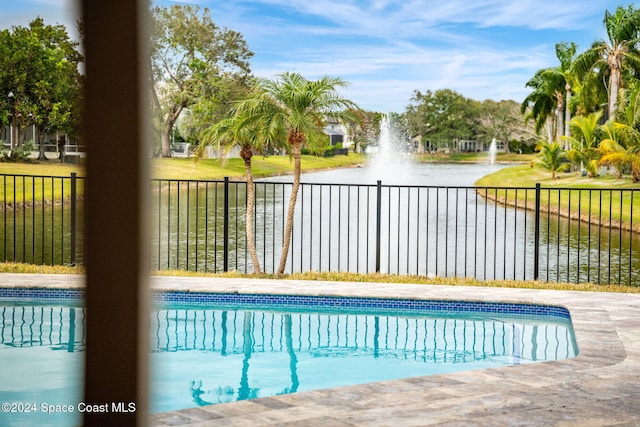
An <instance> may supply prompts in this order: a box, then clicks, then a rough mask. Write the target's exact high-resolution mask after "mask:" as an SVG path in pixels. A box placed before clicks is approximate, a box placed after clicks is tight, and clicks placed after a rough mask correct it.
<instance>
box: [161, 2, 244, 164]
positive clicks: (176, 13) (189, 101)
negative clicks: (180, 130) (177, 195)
mask: <svg viewBox="0 0 640 427" xmlns="http://www.w3.org/2000/svg"><path fill="white" fill-rule="evenodd" d="M152 22H153V29H152V40H151V47H150V51H151V68H152V72H153V80H154V84H153V93H152V96H151V99H152V102H153V104H154V106H155V109H156V111H157V112H159V115H160V121H161V126H162V131H161V151H162V156H163V157H171V131H172V129H173V126H174V125H175V123H176V121H177V120H178V118H179V117H180V114H181V113H182V112H183V111H184V109H185V108H188V107H191V106H192V105H194V104H195V103H197V102H198V101H200V100H206V99H209V102H210V100H211V99H212V98H213V99H216V95H217V94H219V93H220V91H221V90H222V88H224V87H226V84H225V82H228V80H229V79H230V80H235V81H245V80H246V79H248V77H249V74H250V68H249V62H248V61H249V58H251V56H253V53H252V52H251V51H250V50H249V48H248V46H247V44H246V42H245V41H244V39H243V37H242V35H241V34H240V33H238V32H235V31H232V30H229V29H226V28H220V27H218V26H217V25H216V24H215V23H214V22H213V21H212V19H211V14H210V12H209V9H206V8H204V9H203V10H202V11H201V10H200V8H199V7H198V6H190V5H173V6H171V7H170V8H168V9H167V8H163V7H155V8H153V10H152Z"/></svg>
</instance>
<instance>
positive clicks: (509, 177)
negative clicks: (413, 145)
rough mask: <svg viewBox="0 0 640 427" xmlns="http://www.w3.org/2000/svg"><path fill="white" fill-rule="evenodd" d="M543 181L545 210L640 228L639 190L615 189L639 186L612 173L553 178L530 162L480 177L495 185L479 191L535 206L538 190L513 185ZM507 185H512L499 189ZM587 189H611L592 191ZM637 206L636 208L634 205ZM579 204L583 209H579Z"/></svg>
mask: <svg viewBox="0 0 640 427" xmlns="http://www.w3.org/2000/svg"><path fill="white" fill-rule="evenodd" d="M536 183H540V186H541V188H542V191H541V193H540V208H541V211H542V212H548V213H550V214H552V215H559V216H562V217H566V218H572V219H576V220H582V221H584V222H590V223H591V224H594V225H602V226H609V225H611V226H613V227H616V228H622V229H624V230H629V229H632V230H634V231H636V232H640V209H637V206H639V203H640V191H638V192H634V193H633V197H632V196H631V194H632V193H631V192H630V191H625V192H620V191H616V190H631V189H640V185H638V184H634V183H633V182H631V179H628V178H627V179H616V178H615V177H613V176H611V175H605V176H601V177H597V178H589V177H583V176H581V175H580V174H579V173H577V172H576V173H562V174H560V175H559V176H558V178H557V179H552V178H551V174H550V173H549V171H546V170H544V169H541V168H535V167H531V166H530V165H519V166H513V167H509V168H505V169H501V170H499V171H497V172H494V173H492V174H490V175H487V176H485V177H483V178H481V179H479V180H478V181H476V185H477V186H479V187H496V189H489V190H486V191H482V192H480V194H481V195H482V196H485V197H487V198H488V199H491V200H496V201H498V202H499V203H502V204H507V205H509V206H518V207H520V208H526V209H534V206H535V192H534V191H532V190H530V191H526V192H525V191H524V190H515V189H514V188H534V187H535V185H536ZM497 187H507V188H510V189H497ZM588 189H604V190H612V191H602V192H594V193H592V192H589V191H587V190H588ZM632 205H633V206H635V207H636V209H635V210H633V209H631V207H632ZM578 208H579V209H580V212H578Z"/></svg>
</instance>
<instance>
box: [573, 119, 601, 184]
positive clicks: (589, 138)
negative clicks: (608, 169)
mask: <svg viewBox="0 0 640 427" xmlns="http://www.w3.org/2000/svg"><path fill="white" fill-rule="evenodd" d="M601 117H602V110H600V111H596V112H595V113H591V114H589V115H586V116H576V117H574V118H573V119H571V134H572V135H571V136H569V137H564V139H565V140H566V141H568V142H569V143H570V145H571V150H569V152H568V153H567V157H568V158H569V160H571V161H572V162H575V163H579V164H580V166H581V168H582V169H586V171H587V174H588V175H589V176H590V177H594V176H596V175H597V167H598V159H599V157H600V152H599V151H598V130H599V129H598V128H599V126H598V122H599V120H600V118H601Z"/></svg>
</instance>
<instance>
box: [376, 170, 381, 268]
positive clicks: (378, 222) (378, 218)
mask: <svg viewBox="0 0 640 427" xmlns="http://www.w3.org/2000/svg"><path fill="white" fill-rule="evenodd" d="M381 216H382V181H380V180H378V184H377V197H376V273H380V227H381V225H382V218H381Z"/></svg>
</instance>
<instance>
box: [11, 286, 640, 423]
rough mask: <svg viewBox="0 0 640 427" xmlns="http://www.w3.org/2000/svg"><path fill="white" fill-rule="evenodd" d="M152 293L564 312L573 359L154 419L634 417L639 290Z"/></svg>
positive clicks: (639, 392) (638, 385) (639, 377)
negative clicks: (482, 304) (505, 305)
mask: <svg viewBox="0 0 640 427" xmlns="http://www.w3.org/2000/svg"><path fill="white" fill-rule="evenodd" d="M151 283H152V288H153V289H154V290H162V291H183V292H188V291H193V292H223V293H242V294H255V293H270V294H282V295H311V296H357V297H374V298H417V299H430V300H462V301H501V302H511V303H533V304H546V305H555V306H558V305H559V306H562V307H565V308H567V309H568V310H569V312H570V314H571V320H572V323H573V327H574V331H575V335H576V341H577V344H578V349H579V355H578V356H577V357H575V358H572V359H567V360H560V361H553V362H541V363H534V364H526V365H519V366H509V367H502V368H492V369H485V370H479V371H465V372H457V373H452V374H445V375H434V376H426V377H413V378H405V379H399V380H390V381H383V382H377V383H370V384H363V385H353V386H344V387H338V388H333V389H324V390H314V391H306V392H299V393H294V394H289V395H281V396H274V397H264V398H259V399H254V400H248V401H241V402H232V403H225V404H218V405H211V406H206V407H199V408H191V409H184V410H180V411H173V412H166V413H160V414H152V415H151V416H150V424H151V425H154V426H169V425H170V426H179V425H188V426H209V425H232V426H235V425H237V426H246V425H252V426H259V425H279V426H281V425H291V426H293V425H301V426H312V425H335V426H378V425H393V426H399V425H401V426H414V425H415V426H426V425H465V426H468V425H482V426H517V425H558V426H565V425H566V426H570V425H576V426H577V425H580V426H584V425H598V426H600V425H629V426H630V425H638V424H640V401H639V398H638V396H640V339H639V338H638V337H640V294H616V293H597V292H574V291H548V290H534V289H510V288H497V287H496V288H494V287H464V286H443V285H407V284H382V283H346V282H320V281H292V280H272V279H268V280H267V279H223V278H204V277H161V276H155V277H153V278H152V280H151ZM83 286H84V278H83V277H82V276H75V275H74V276H65V275H27V274H2V275H1V276H0V287H9V288H10V287H47V288H67V289H68V288H82V287H83Z"/></svg>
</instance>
